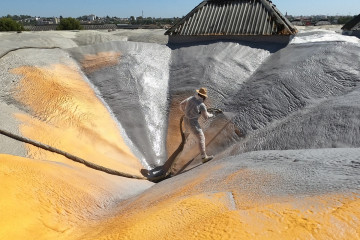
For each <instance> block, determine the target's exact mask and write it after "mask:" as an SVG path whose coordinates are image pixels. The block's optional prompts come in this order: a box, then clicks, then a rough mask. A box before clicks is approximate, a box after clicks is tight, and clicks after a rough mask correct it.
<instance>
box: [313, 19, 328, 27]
mask: <svg viewBox="0 0 360 240" xmlns="http://www.w3.org/2000/svg"><path fill="white" fill-rule="evenodd" d="M323 25H331V22H329V20H327V19H321V20H319V21H317V22H316V23H315V26H323Z"/></svg>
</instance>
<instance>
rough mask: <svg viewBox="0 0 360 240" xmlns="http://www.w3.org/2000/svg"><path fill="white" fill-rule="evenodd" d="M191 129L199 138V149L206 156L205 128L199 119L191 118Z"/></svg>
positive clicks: (202, 155)
mask: <svg viewBox="0 0 360 240" xmlns="http://www.w3.org/2000/svg"><path fill="white" fill-rule="evenodd" d="M189 123H190V126H191V131H192V132H193V133H194V135H195V136H196V138H197V140H198V144H199V151H200V154H201V157H206V151H205V135H204V132H203V130H202V129H201V127H200V124H199V122H198V120H197V119H190V120H189Z"/></svg>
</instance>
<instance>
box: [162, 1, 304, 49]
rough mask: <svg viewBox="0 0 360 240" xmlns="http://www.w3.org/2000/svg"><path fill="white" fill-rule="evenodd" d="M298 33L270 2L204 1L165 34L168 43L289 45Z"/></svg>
mask: <svg viewBox="0 0 360 240" xmlns="http://www.w3.org/2000/svg"><path fill="white" fill-rule="evenodd" d="M296 33H297V29H296V28H295V27H294V26H293V25H292V24H291V23H290V21H289V20H288V19H287V18H286V17H285V16H284V15H282V14H281V12H280V11H279V10H278V9H277V8H276V6H275V5H274V4H272V2H271V1H269V0H205V1H203V2H202V3H200V4H199V5H198V6H197V7H195V8H194V9H193V10H192V11H191V12H190V13H189V14H187V15H186V16H185V17H184V18H183V19H181V20H180V21H179V22H178V23H176V24H175V25H174V26H172V27H171V28H170V29H169V30H167V31H166V33H165V34H166V35H169V43H184V42H197V41H211V40H240V41H241V40H243V41H259V42H262V41H269V42H288V41H290V39H291V37H292V36H293V35H295V34H296Z"/></svg>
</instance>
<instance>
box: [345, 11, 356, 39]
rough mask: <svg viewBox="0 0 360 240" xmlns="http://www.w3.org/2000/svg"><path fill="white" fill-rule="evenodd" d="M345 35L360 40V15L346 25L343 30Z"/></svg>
mask: <svg viewBox="0 0 360 240" xmlns="http://www.w3.org/2000/svg"><path fill="white" fill-rule="evenodd" d="M341 29H342V30H343V34H345V35H351V36H357V37H358V38H360V14H359V15H358V16H356V17H354V18H353V19H352V20H350V21H349V22H348V23H346V24H345V25H344V26H343V27H342V28H341Z"/></svg>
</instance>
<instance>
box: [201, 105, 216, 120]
mask: <svg viewBox="0 0 360 240" xmlns="http://www.w3.org/2000/svg"><path fill="white" fill-rule="evenodd" d="M200 113H201V116H202V117H203V118H204V119H205V120H206V119H208V118H211V117H213V116H214V115H213V114H211V113H209V112H208V111H207V109H206V106H205V104H203V103H202V104H201V105H200Z"/></svg>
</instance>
